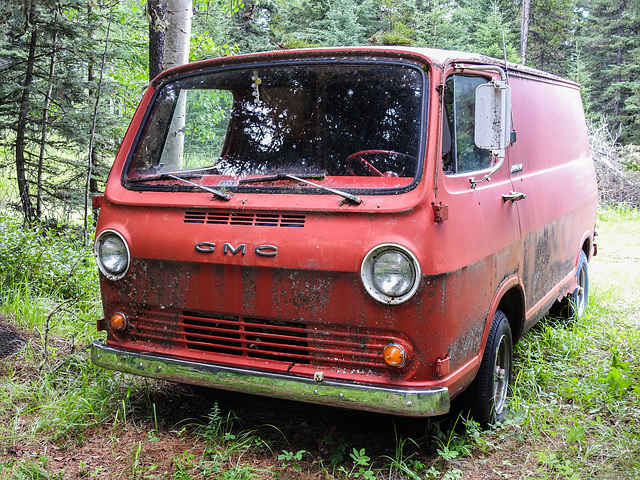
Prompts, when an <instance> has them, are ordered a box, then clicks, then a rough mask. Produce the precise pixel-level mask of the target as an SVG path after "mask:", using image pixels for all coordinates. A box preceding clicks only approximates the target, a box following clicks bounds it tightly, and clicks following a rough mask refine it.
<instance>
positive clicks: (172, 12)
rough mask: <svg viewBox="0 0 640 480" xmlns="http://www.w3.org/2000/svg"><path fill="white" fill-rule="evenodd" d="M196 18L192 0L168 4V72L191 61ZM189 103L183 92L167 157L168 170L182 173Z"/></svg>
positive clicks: (171, 0)
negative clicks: (194, 19)
mask: <svg viewBox="0 0 640 480" xmlns="http://www.w3.org/2000/svg"><path fill="white" fill-rule="evenodd" d="M192 15H193V7H192V2H191V0H167V30H166V35H165V44H164V61H163V67H164V69H165V70H167V69H169V68H173V67H178V66H180V65H184V64H185V63H187V62H188V61H189V45H190V41H191V17H192ZM186 102H187V97H186V92H182V93H181V94H180V96H179V97H178V101H177V102H176V107H175V110H174V114H173V121H172V122H171V133H170V134H169V136H168V138H167V144H166V145H165V154H164V155H163V158H164V159H165V161H164V166H165V167H166V168H168V169H179V168H181V167H182V165H183V160H184V159H183V156H184V134H185V120H186V106H187V103H186Z"/></svg>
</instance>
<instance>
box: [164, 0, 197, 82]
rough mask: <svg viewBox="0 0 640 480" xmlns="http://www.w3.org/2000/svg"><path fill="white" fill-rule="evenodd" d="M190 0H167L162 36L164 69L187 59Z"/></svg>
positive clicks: (182, 62)
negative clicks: (165, 27) (165, 25)
mask: <svg viewBox="0 0 640 480" xmlns="http://www.w3.org/2000/svg"><path fill="white" fill-rule="evenodd" d="M192 16H193V5H192V0H167V29H166V30H165V38H164V58H163V61H162V66H163V69H164V70H167V69H169V68H173V67H177V66H180V65H184V64H185V63H187V62H188V61H189V43H190V41H191V17H192Z"/></svg>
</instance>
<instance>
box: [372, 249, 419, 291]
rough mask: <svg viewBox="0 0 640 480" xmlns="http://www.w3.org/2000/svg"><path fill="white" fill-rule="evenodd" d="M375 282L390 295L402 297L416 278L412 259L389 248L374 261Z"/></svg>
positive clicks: (378, 287)
mask: <svg viewBox="0 0 640 480" xmlns="http://www.w3.org/2000/svg"><path fill="white" fill-rule="evenodd" d="M372 279H373V283H374V284H375V286H376V288H377V289H378V290H380V292H381V293H383V294H384V295H387V296H389V297H401V296H402V295H404V294H405V293H407V292H408V291H409V290H411V287H412V286H413V283H414V281H415V279H416V276H415V273H414V271H413V265H412V264H411V260H409V258H407V256H406V255H405V254H403V253H402V252H399V251H397V250H389V251H386V252H384V253H383V254H382V255H380V256H379V257H377V258H376V259H375V260H374V261H373V275H372Z"/></svg>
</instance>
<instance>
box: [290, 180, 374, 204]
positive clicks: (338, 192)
mask: <svg viewBox="0 0 640 480" xmlns="http://www.w3.org/2000/svg"><path fill="white" fill-rule="evenodd" d="M285 176H286V177H288V178H290V179H292V180H296V181H298V182H302V183H306V184H307V185H312V186H314V187H316V188H320V189H322V190H325V191H327V192H331V193H335V194H336V195H340V196H341V197H342V198H344V199H346V200H349V201H350V202H353V203H355V204H356V205H360V204H361V203H362V199H361V198H360V197H357V196H355V195H351V194H350V193H347V192H343V191H342V190H336V189H335V188H329V187H325V186H324V185H320V184H318V183H314V182H310V181H309V180H305V179H304V178H300V177H296V176H295V175H289V174H285Z"/></svg>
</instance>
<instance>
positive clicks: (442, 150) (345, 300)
mask: <svg viewBox="0 0 640 480" xmlns="http://www.w3.org/2000/svg"><path fill="white" fill-rule="evenodd" d="M596 202H597V191H596V181H595V173H594V167H593V163H592V160H591V157H590V151H589V145H588V139H587V130H586V127H585V121H584V114H583V108H582V104H581V100H580V92H579V86H578V85H576V84H575V83H573V82H570V81H568V80H564V79H561V78H558V77H555V76H552V75H549V74H546V73H543V72H540V71H536V70H533V69H530V68H526V67H522V66H518V65H513V64H508V65H505V64H504V62H500V61H498V60H495V59H491V58H487V57H482V56H479V55H473V54H466V53H461V52H450V51H439V50H430V49H417V48H399V47H387V48H335V49H310V50H297V51H283V52H269V53H259V54H251V55H241V56H233V57H224V58H217V59H213V60H207V61H203V62H199V63H195V64H190V65H185V66H182V67H179V68H175V69H173V70H170V71H168V72H165V73H163V74H162V75H160V76H159V77H158V78H156V79H155V80H154V81H153V82H152V83H151V85H150V86H149V88H148V89H147V91H146V93H145V95H144V97H143V99H142V102H141V104H140V107H139V108H138V110H137V112H136V114H135V116H134V118H133V121H132V123H131V126H130V128H129V130H128V132H127V134H126V137H125V139H124V142H123V144H122V147H121V149H120V152H119V153H118V155H117V157H116V160H115V163H114V165H113V168H112V171H111V174H110V176H109V179H108V181H107V185H106V190H105V193H104V197H99V198H98V199H97V201H96V203H97V204H99V205H100V207H101V211H100V216H99V221H98V226H97V232H96V242H95V255H96V259H97V262H98V267H99V269H100V272H101V276H100V281H101V290H102V301H103V305H104V318H102V319H100V320H98V330H104V331H106V332H107V336H106V340H105V341H96V342H94V343H93V346H92V360H93V362H94V363H95V364H96V365H99V366H102V367H105V368H109V369H114V370H119V371H123V372H128V373H133V374H138V375H143V376H148V377H154V378H160V379H165V380H171V381H176V382H184V383H190V384H198V385H204V386H210V387H215V388H220V389H228V390H235V391H242V392H249V393H254V394H257V395H267V396H273V397H279V398H287V399H294V400H300V401H305V402H314V403H321V404H329V405H334V406H338V407H346V408H353V409H361V410H370V411H376V412H387V413H393V414H398V415H405V416H430V415H439V414H443V413H446V412H447V411H448V410H449V408H450V401H451V399H453V398H454V397H456V396H458V395H459V394H461V393H462V392H463V391H465V390H467V393H468V395H469V398H470V399H471V400H472V402H471V403H472V405H473V411H474V414H475V416H476V418H477V420H478V421H480V422H481V423H483V424H489V423H492V422H499V421H502V420H503V419H504V416H505V414H506V410H507V406H508V399H509V382H510V380H511V377H512V357H513V344H514V342H516V341H517V340H518V339H519V338H520V337H521V336H522V335H523V334H524V333H525V332H526V331H527V330H528V329H529V328H531V326H532V325H534V324H535V323H536V322H537V321H538V320H540V319H541V318H542V317H543V316H544V315H546V314H547V313H548V312H549V310H550V308H552V307H554V305H555V306H558V305H562V304H563V303H564V304H565V306H566V307H569V310H570V312H569V313H570V314H577V315H580V314H582V313H583V312H584V309H585V306H586V303H587V294H588V274H587V262H588V260H589V259H590V258H591V256H592V255H593V254H594V251H595V245H594V226H595V221H596ZM569 300H571V301H569ZM565 310H566V309H565Z"/></svg>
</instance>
